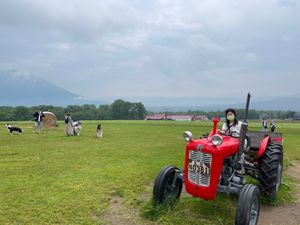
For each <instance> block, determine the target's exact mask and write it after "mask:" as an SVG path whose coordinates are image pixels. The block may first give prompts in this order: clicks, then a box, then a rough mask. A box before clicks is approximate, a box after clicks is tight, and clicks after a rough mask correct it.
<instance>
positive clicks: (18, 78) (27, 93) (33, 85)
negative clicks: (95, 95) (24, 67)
mask: <svg viewBox="0 0 300 225" xmlns="http://www.w3.org/2000/svg"><path fill="white" fill-rule="evenodd" d="M0 85H1V88H0V105H8V106H16V105H24V106H33V105H55V106H65V105H73V104H74V105H75V104H78V105H82V104H94V103H95V104H96V103H97V104H98V105H99V104H102V103H103V102H100V101H97V102H96V101H95V102H93V101H88V100H85V99H84V98H82V97H81V96H79V95H76V94H74V93H72V92H70V91H68V90H66V89H64V88H61V87H58V86H56V85H54V84H52V83H50V82H48V81H46V80H44V79H42V78H37V77H34V76H31V75H16V74H14V73H10V72H0Z"/></svg>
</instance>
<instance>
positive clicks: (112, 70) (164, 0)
mask: <svg viewBox="0 0 300 225" xmlns="http://www.w3.org/2000/svg"><path fill="white" fill-rule="evenodd" d="M297 21H300V9H299V4H297V2H295V1H292V0H291V1H289V0H280V1H277V0H266V1H260V0H245V1H237V0H225V1H219V0H203V1H197V0H155V1H138V0H110V1H108V0H105V1H98V0H88V1H81V0H66V1H60V0H45V1H38V0H18V1H17V0H2V1H1V2H0V49H1V52H0V62H1V63H0V70H12V69H14V70H18V71H23V72H24V73H28V74H34V75H37V76H43V77H44V78H46V79H48V80H50V81H51V82H53V83H56V84H58V85H60V86H66V84H68V87H66V88H67V89H70V90H71V91H73V92H77V93H78V94H80V95H86V96H96V97H101V96H112V95H113V96H122V95H136V96H143V95H144V96H151V95H155V96H174V95H175V96H183V95H189V96H192V95H199V96H200V95H201V96H204V95H206V96H209V95H212V94H211V93H214V94H215V95H218V94H219V90H220V88H221V90H222V94H223V93H224V91H223V87H226V88H224V90H226V92H225V93H224V95H229V96H230V95H232V94H235V95H236V94H237V93H238V92H243V91H244V88H243V87H242V86H243V85H244V81H245V80H246V79H247V78H248V76H249V79H250V81H249V85H250V84H251V89H252V90H253V91H256V92H257V93H261V94H263V92H267V91H269V92H270V91H272V90H274V87H277V86H279V84H281V83H282V82H285V85H286V86H287V87H290V88H288V89H282V88H278V90H277V94H278V93H281V94H282V95H286V94H291V95H292V94H293V93H294V94H299V93H298V92H297V88H296V87H295V83H297V82H295V81H294V80H295V79H296V80H297V79H300V78H299V76H298V71H299V69H300V68H299V67H300V66H299V63H298V61H297V59H298V58H299V57H300V53H299V52H300V47H299V46H300V43H299V40H300V39H299V36H300V26H299V22H297ZM284 74H289V76H290V77H292V76H294V78H293V79H291V81H289V80H286V78H285V76H284ZM262 76H263V77H265V78H264V79H266V80H268V84H270V85H268V86H267V87H262V86H261V85H259V82H256V81H257V80H260V79H261V77H262ZM274 77H275V78H276V79H273V78H274ZM231 81H232V82H233V83H234V86H235V87H238V88H232V89H231V88H227V87H228V86H231V85H230V82H231ZM297 81H300V80H297ZM78 82H80V85H78ZM187 90H188V91H187Z"/></svg>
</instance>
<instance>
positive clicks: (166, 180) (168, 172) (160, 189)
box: [153, 166, 182, 204]
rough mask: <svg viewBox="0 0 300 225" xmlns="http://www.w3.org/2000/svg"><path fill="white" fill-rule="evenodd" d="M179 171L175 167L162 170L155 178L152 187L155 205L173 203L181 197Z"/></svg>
mask: <svg viewBox="0 0 300 225" xmlns="http://www.w3.org/2000/svg"><path fill="white" fill-rule="evenodd" d="M180 173H181V171H180V170H179V169H178V168H177V167H176V166H166V167H164V168H162V169H161V170H160V172H159V174H158V175H157V177H156V180H155V183H154V187H153V200H154V202H155V203H158V204H161V203H167V204H172V203H174V202H175V201H176V200H177V199H178V198H179V197H180V195H181V190H182V180H181V179H180V177H179V175H180Z"/></svg>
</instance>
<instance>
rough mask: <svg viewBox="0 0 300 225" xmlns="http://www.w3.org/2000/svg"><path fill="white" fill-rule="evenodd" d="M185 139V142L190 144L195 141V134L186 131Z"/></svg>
mask: <svg viewBox="0 0 300 225" xmlns="http://www.w3.org/2000/svg"><path fill="white" fill-rule="evenodd" d="M183 138H184V140H185V141H186V142H189V141H191V140H193V134H192V132H190V131H185V132H184V133H183Z"/></svg>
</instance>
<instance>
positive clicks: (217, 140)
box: [211, 134, 223, 146]
mask: <svg viewBox="0 0 300 225" xmlns="http://www.w3.org/2000/svg"><path fill="white" fill-rule="evenodd" d="M211 142H212V143H213V144H214V145H215V146H219V145H221V144H222V143H223V138H222V137H221V136H220V135H218V134H216V135H214V136H212V137H211Z"/></svg>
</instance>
